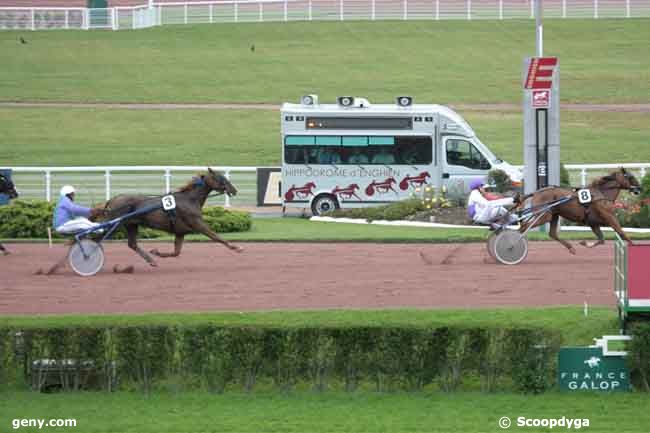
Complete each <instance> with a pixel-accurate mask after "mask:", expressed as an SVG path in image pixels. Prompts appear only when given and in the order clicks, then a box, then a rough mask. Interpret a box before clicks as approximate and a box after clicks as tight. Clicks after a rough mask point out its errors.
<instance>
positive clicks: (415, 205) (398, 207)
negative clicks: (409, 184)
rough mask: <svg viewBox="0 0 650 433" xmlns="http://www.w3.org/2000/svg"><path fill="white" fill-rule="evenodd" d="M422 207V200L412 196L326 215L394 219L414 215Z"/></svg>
mask: <svg viewBox="0 0 650 433" xmlns="http://www.w3.org/2000/svg"><path fill="white" fill-rule="evenodd" d="M424 209H425V205H424V203H423V201H422V200H421V199H416V198H413V199H407V200H402V201H398V202H395V203H391V204H388V205H384V206H376V207H366V208H353V209H337V210H335V211H332V212H330V213H328V214H327V215H328V216H333V217H336V218H362V219H366V220H368V221H376V220H388V221H396V220H403V219H406V217H408V216H411V215H415V214H416V213H417V212H420V211H423V210H424Z"/></svg>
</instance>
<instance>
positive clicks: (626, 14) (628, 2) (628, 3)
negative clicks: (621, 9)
mask: <svg viewBox="0 0 650 433" xmlns="http://www.w3.org/2000/svg"><path fill="white" fill-rule="evenodd" d="M631 16H632V15H631V14H630V0H625V17H626V18H631Z"/></svg>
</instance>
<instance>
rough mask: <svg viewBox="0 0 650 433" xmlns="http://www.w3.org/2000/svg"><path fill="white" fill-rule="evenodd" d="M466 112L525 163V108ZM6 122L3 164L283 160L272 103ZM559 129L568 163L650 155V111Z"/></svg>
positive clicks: (47, 113) (30, 115)
mask: <svg viewBox="0 0 650 433" xmlns="http://www.w3.org/2000/svg"><path fill="white" fill-rule="evenodd" d="M0 36H1V35H0ZM0 74H1V73H0ZM461 114H462V115H463V116H464V117H465V118H466V119H467V121H468V122H469V123H470V124H471V125H472V127H473V128H474V129H475V131H476V133H477V135H478V136H479V137H480V138H481V140H482V141H483V142H484V143H486V144H487V145H488V146H489V147H490V149H492V151H493V152H494V153H496V154H497V155H499V156H500V157H501V158H503V159H505V160H507V161H509V162H511V163H513V164H521V163H522V161H523V151H522V144H521V141H522V136H523V135H522V134H523V132H522V131H523V124H522V119H521V113H518V112H476V111H468V112H463V113H461ZM0 130H1V131H2V134H0V148H2V149H3V152H2V159H0V165H3V166H94V165H206V164H214V165H235V166H237V165H239V166H268V165H271V166H277V165H279V164H280V162H281V150H280V115H279V113H278V112H277V111H271V110H218V111H217V110H170V111H165V110H126V109H99V108H93V109H60V108H19V109H16V108H14V109H9V108H0ZM561 133H562V137H561V144H562V161H564V162H566V163H605V162H612V161H616V162H648V161H650V147H648V146H647V138H648V136H650V113H603V112H574V111H565V112H562V130H561Z"/></svg>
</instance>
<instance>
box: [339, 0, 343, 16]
mask: <svg viewBox="0 0 650 433" xmlns="http://www.w3.org/2000/svg"><path fill="white" fill-rule="evenodd" d="M339 18H340V19H341V21H343V20H344V18H343V0H339Z"/></svg>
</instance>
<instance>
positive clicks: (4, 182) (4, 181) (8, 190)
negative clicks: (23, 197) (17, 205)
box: [0, 174, 18, 256]
mask: <svg viewBox="0 0 650 433" xmlns="http://www.w3.org/2000/svg"><path fill="white" fill-rule="evenodd" d="M0 193H2V194H7V195H8V196H9V198H10V199H12V198H17V197H18V192H17V191H16V187H15V186H14V183H13V182H12V181H11V180H9V178H7V177H5V176H3V175H2V174H0ZM0 252H2V254H3V255H5V256H6V255H8V254H9V251H7V249H6V248H5V247H4V246H3V245H2V244H0Z"/></svg>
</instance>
